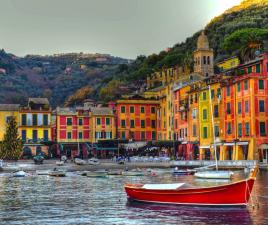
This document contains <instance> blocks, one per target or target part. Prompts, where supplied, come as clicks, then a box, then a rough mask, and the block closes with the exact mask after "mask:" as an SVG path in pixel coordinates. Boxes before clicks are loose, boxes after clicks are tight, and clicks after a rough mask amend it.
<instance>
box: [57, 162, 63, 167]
mask: <svg viewBox="0 0 268 225" xmlns="http://www.w3.org/2000/svg"><path fill="white" fill-rule="evenodd" d="M56 165H57V166H63V165H64V161H56Z"/></svg>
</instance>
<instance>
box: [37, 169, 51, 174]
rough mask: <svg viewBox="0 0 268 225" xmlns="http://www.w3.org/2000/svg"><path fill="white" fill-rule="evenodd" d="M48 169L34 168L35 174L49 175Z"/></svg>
mask: <svg viewBox="0 0 268 225" xmlns="http://www.w3.org/2000/svg"><path fill="white" fill-rule="evenodd" d="M49 172H50V170H36V174H37V175H49Z"/></svg>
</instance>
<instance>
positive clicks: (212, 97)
mask: <svg viewBox="0 0 268 225" xmlns="http://www.w3.org/2000/svg"><path fill="white" fill-rule="evenodd" d="M210 93H211V99H214V97H215V91H214V90H211V92H210Z"/></svg>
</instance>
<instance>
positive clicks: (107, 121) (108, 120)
mask: <svg viewBox="0 0 268 225" xmlns="http://www.w3.org/2000/svg"><path fill="white" fill-rule="evenodd" d="M105 123H106V125H107V126H109V125H110V123H111V120H110V118H106V119H105Z"/></svg>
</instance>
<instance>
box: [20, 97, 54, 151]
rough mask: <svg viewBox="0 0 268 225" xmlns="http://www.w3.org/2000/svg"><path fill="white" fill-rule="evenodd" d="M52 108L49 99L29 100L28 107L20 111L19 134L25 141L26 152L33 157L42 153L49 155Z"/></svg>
mask: <svg viewBox="0 0 268 225" xmlns="http://www.w3.org/2000/svg"><path fill="white" fill-rule="evenodd" d="M50 121H51V108H50V105H49V101H48V99H47V98H29V101H28V106H26V107H21V108H20V110H19V124H18V125H19V126H18V127H19V133H20V135H21V138H22V140H23V141H24V152H31V153H32V154H33V155H35V154H38V153H40V152H44V153H46V154H48V146H45V145H44V144H43V142H47V141H51V127H50Z"/></svg>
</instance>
